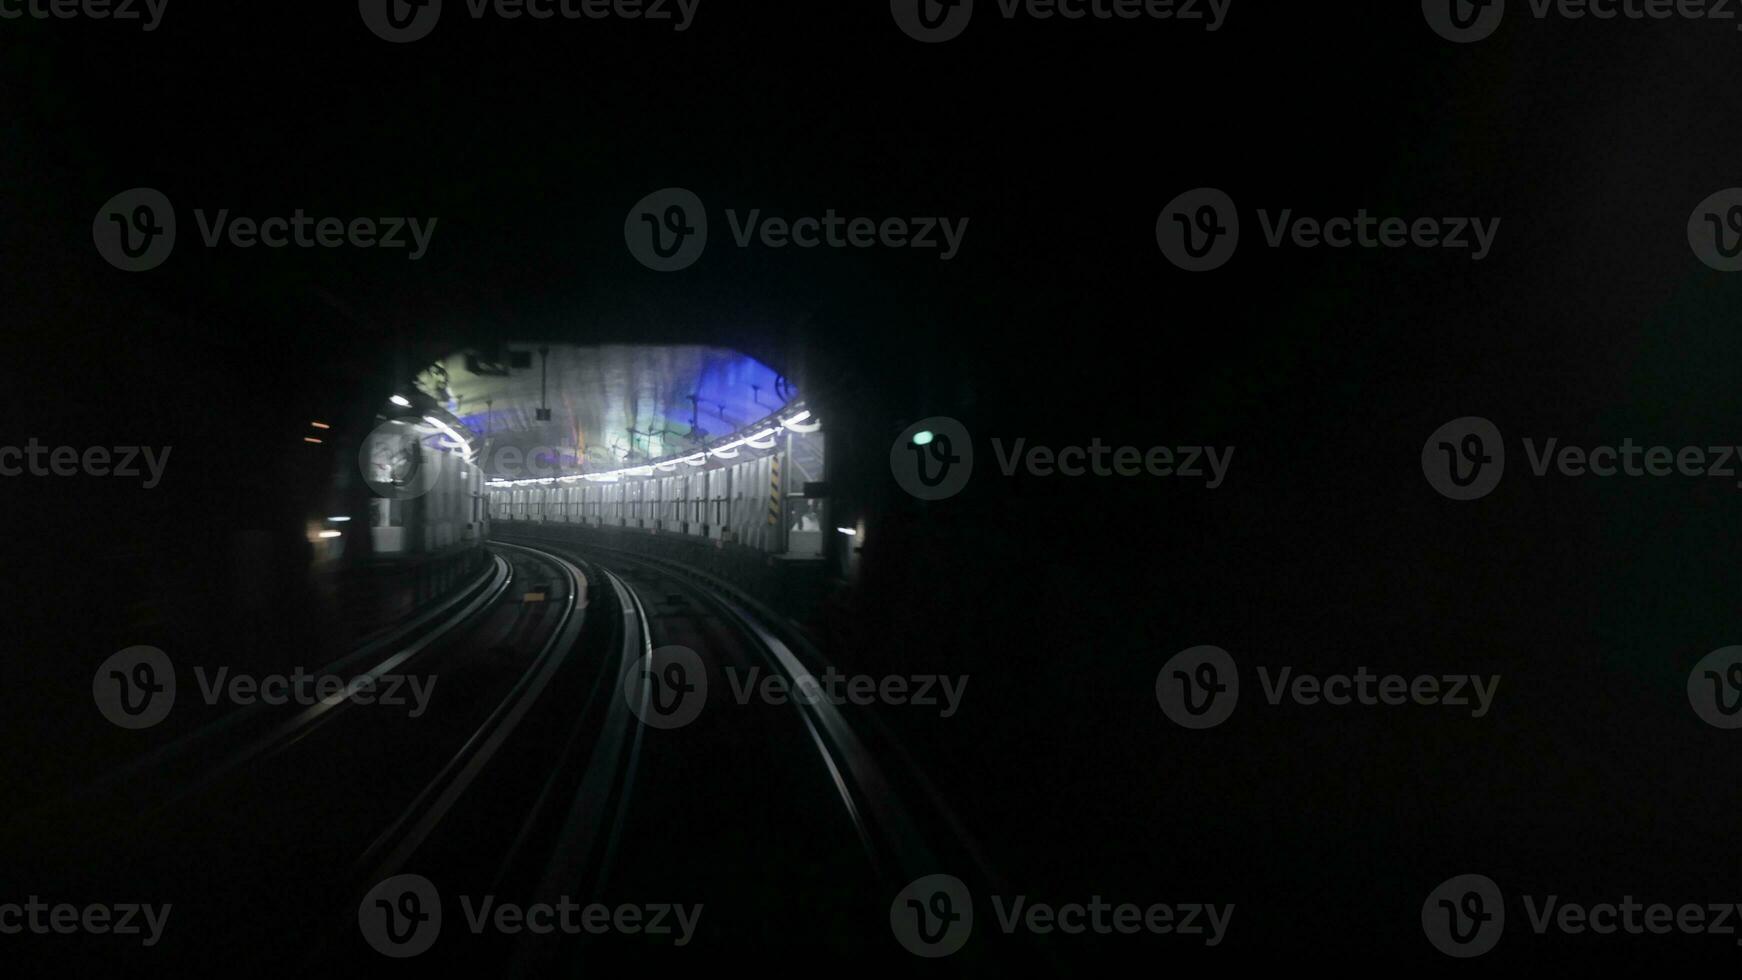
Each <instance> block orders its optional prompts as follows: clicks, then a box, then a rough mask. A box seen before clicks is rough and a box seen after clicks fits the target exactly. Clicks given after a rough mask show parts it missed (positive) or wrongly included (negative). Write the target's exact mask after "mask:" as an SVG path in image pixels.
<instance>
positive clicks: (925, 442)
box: [913, 429, 932, 446]
mask: <svg viewBox="0 0 1742 980" xmlns="http://www.w3.org/2000/svg"><path fill="white" fill-rule="evenodd" d="M931 440H932V434H931V430H930V429H925V430H923V431H920V432H915V433H914V434H913V444H914V445H916V446H929V445H931Z"/></svg>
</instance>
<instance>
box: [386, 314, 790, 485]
mask: <svg viewBox="0 0 1742 980" xmlns="http://www.w3.org/2000/svg"><path fill="white" fill-rule="evenodd" d="M417 385H418V387H419V388H420V389H421V390H422V391H423V392H424V393H425V394H427V395H429V396H430V397H431V398H433V399H435V400H436V401H437V402H439V403H441V405H442V406H443V407H445V408H446V409H447V410H448V411H449V412H450V413H452V414H453V415H454V416H455V417H457V418H458V419H460V421H461V422H462V423H463V424H464V425H465V426H466V427H467V428H469V429H470V430H471V431H472V432H473V433H474V434H476V435H477V436H479V437H480V438H481V439H483V445H484V446H485V447H486V454H485V456H484V458H483V459H481V460H480V462H481V463H483V466H484V470H485V473H486V474H487V475H500V473H499V470H500V466H498V465H493V464H495V463H496V462H498V461H499V460H501V459H503V458H512V457H505V456H504V453H503V452H502V451H503V450H504V449H505V448H508V447H512V448H514V449H517V450H519V455H520V456H522V457H523V458H525V459H526V460H527V461H529V462H530V461H532V460H533V459H535V458H537V459H540V460H542V461H543V462H545V463H546V464H547V465H549V464H555V465H556V466H558V467H560V468H561V470H562V471H563V472H575V473H587V472H599V471H603V470H609V469H612V468H615V467H620V466H623V465H626V464H636V463H643V462H648V461H650V460H655V459H660V458H663V457H666V456H669V455H672V454H674V453H679V452H687V451H691V450H694V449H696V448H699V447H701V446H703V445H705V444H707V443H708V442H709V441H710V440H715V439H719V438H720V437H722V436H726V435H729V434H731V433H732V432H734V431H736V430H738V429H740V428H742V427H744V426H748V425H750V424H751V423H753V422H757V421H759V420H761V419H763V418H765V417H767V416H768V415H770V414H773V413H774V412H777V411H779V410H780V409H781V408H783V407H785V406H786V405H789V404H791V403H792V402H793V401H795V400H796V398H797V396H798V392H797V391H796V390H794V388H793V387H792V386H791V385H790V384H789V383H788V382H787V381H786V379H785V378H783V377H782V376H781V375H780V373H779V372H777V371H775V370H774V369H773V368H771V367H769V366H768V365H766V364H763V363H762V362H761V361H758V360H756V359H755V358H753V357H749V356H747V355H745V354H741V353H739V352H737V351H734V350H730V349H727V348H723V347H711V346H705V345H635V344H608V345H599V346H579V345H572V344H570V345H558V344H542V343H526V344H509V345H506V346H505V347H504V348H503V349H501V350H499V351H492V352H490V354H489V355H488V356H486V355H484V354H481V353H478V352H472V351H459V352H454V353H452V354H449V355H448V356H446V357H444V358H442V359H441V360H439V361H437V362H436V363H434V364H431V365H430V366H429V367H427V368H425V369H424V370H423V371H422V372H420V373H419V375H418V377H417ZM544 409H547V410H548V414H547V413H546V412H543V411H541V410H544Z"/></svg>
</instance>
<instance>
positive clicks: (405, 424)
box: [359, 419, 490, 559]
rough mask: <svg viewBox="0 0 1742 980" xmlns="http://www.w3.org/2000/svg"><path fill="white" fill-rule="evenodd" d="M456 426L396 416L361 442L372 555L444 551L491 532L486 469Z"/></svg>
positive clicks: (463, 546)
mask: <svg viewBox="0 0 1742 980" xmlns="http://www.w3.org/2000/svg"><path fill="white" fill-rule="evenodd" d="M453 432H454V430H453V429H452V428H446V429H444V428H441V427H437V426H435V425H433V424H430V423H429V422H428V421H417V420H413V419H396V420H393V421H391V422H387V423H384V424H382V425H380V426H378V427H377V428H376V429H375V430H374V431H373V432H371V433H370V434H369V437H368V438H367V439H366V440H365V441H364V445H363V448H362V450H361V455H360V457H359V463H360V465H361V467H362V470H363V478H364V481H365V482H366V483H368V485H369V488H370V490H371V491H372V494H371V499H370V501H369V534H370V543H371V545H372V550H373V552H374V554H375V555H376V556H377V557H380V558H388V559H391V558H395V557H401V556H420V555H421V556H428V555H442V554H449V553H453V552H456V551H463V550H469V549H473V548H477V547H479V546H481V545H482V544H483V543H484V541H485V540H486V539H488V537H489V520H490V517H489V512H488V509H487V508H486V506H485V502H484V474H483V471H482V470H481V469H479V467H478V465H477V463H475V462H474V461H473V459H472V454H471V449H470V447H469V445H467V444H466V443H465V442H464V441H463V440H457V439H456V438H455V437H454V436H453Z"/></svg>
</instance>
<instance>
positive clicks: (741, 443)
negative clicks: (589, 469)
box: [424, 409, 823, 489]
mask: <svg viewBox="0 0 1742 980" xmlns="http://www.w3.org/2000/svg"><path fill="white" fill-rule="evenodd" d="M810 418H811V412H810V410H809V409H805V410H803V411H800V412H797V413H795V414H793V415H791V416H788V417H787V418H784V419H781V420H779V421H778V422H776V423H775V424H774V425H773V426H771V427H769V428H766V429H763V430H762V431H760V432H757V433H755V434H753V435H747V436H741V437H739V438H737V439H733V440H732V441H731V442H727V443H722V444H721V445H718V446H714V447H712V448H709V449H704V450H702V451H700V452H697V453H691V454H689V455H687V456H679V457H677V458H675V459H667V460H662V461H659V462H655V463H648V464H645V465H642V466H630V467H626V468H624V469H620V470H611V471H609V472H605V473H583V474H580V475H578V476H565V477H560V478H557V479H542V480H491V481H489V482H488V483H486V484H485V486H488V487H495V488H497V489H502V488H505V487H524V486H533V485H544V484H550V483H558V482H561V483H572V482H574V481H576V480H587V481H590V482H593V483H616V482H617V481H618V480H620V479H622V478H623V477H625V476H644V477H645V476H653V475H654V472H655V471H658V472H661V473H670V472H672V471H673V470H675V469H677V467H678V464H679V463H686V464H688V465H690V466H704V465H706V464H707V461H708V458H709V457H710V456H711V457H713V458H715V459H737V458H738V450H739V449H740V448H742V447H745V446H748V447H750V448H751V449H759V450H763V451H766V450H769V449H773V448H774V446H775V439H774V437H775V436H776V435H779V434H780V431H781V430H782V429H783V428H784V429H787V430H789V431H792V432H797V433H800V434H801V435H802V434H808V433H811V432H817V431H819V430H821V429H822V427H823V423H822V420H821V419H818V420H817V421H815V422H807V420H808V419H810ZM424 421H426V422H428V423H430V424H431V425H436V426H440V427H441V428H442V429H444V430H445V431H447V432H449V433H450V434H453V430H452V429H448V428H447V427H446V426H442V425H441V423H440V422H437V421H436V420H435V419H432V418H429V417H427V416H426V417H425V418H424ZM455 438H459V437H458V435H457V434H455ZM466 458H467V459H470V458H471V457H470V456H469V455H468V456H467V457H466Z"/></svg>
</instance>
